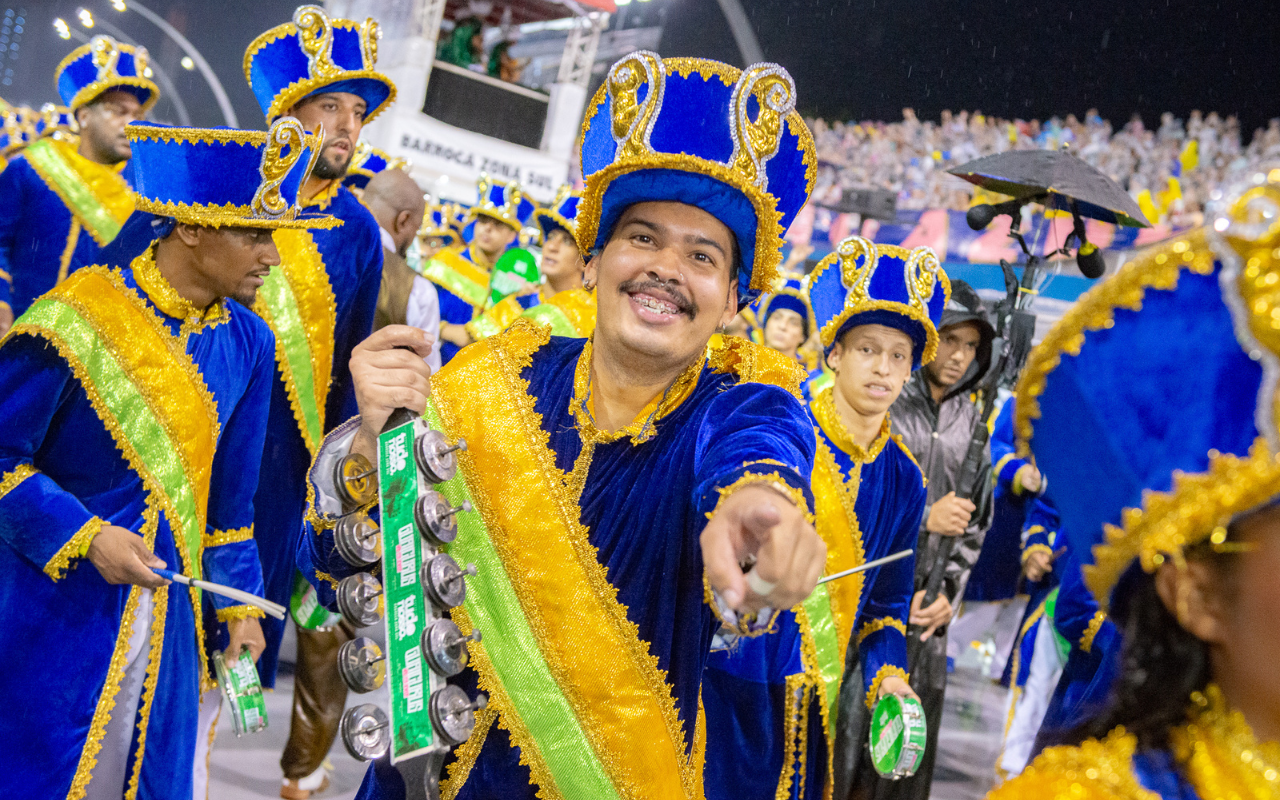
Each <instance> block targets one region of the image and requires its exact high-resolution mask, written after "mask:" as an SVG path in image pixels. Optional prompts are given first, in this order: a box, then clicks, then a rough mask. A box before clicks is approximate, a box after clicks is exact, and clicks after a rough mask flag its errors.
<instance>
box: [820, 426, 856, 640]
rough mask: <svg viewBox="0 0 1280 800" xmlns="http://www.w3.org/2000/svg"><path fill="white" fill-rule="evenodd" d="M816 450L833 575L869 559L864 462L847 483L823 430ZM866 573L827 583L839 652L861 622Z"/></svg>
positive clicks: (829, 566) (828, 568) (822, 520)
mask: <svg viewBox="0 0 1280 800" xmlns="http://www.w3.org/2000/svg"><path fill="white" fill-rule="evenodd" d="M815 439H816V440H817V450H816V452H815V454H814V461H813V476H812V478H811V480H812V489H813V507H814V510H815V512H816V514H815V516H816V517H817V521H818V522H817V528H818V534H819V535H820V536H822V540H823V541H824V542H825V543H826V545H827V562H826V566H825V569H824V572H825V574H827V575H834V574H836V573H837V572H843V571H844V570H847V569H852V568H854V567H856V566H859V565H861V564H863V563H865V562H866V560H867V556H866V550H865V549H864V547H863V544H862V529H861V528H860V527H859V525H858V516H857V514H856V512H855V511H854V504H855V503H856V502H857V498H858V482H859V480H860V479H861V478H860V473H861V469H862V465H861V464H860V463H858V462H856V461H855V462H854V474H853V476H852V477H851V478H850V479H849V480H848V482H846V481H845V480H844V478H843V476H842V475H841V472H840V467H839V465H838V464H837V463H836V459H835V454H834V453H832V452H831V449H830V448H828V447H827V440H826V439H825V438H824V437H823V435H822V433H821V431H820V430H815ZM865 580H866V575H865V573H861V572H859V573H857V574H855V575H850V576H849V577H847V578H841V579H840V580H838V581H834V582H832V583H828V584H827V585H826V589H827V604H828V605H830V606H831V615H832V617H833V618H834V619H835V631H836V645H837V652H839V653H841V654H842V656H843V654H844V653H847V652H848V650H849V638H850V637H851V636H852V635H853V626H854V625H856V624H857V622H858V609H859V607H860V606H861V605H862V591H863V588H864V585H865V583H864V582H865Z"/></svg>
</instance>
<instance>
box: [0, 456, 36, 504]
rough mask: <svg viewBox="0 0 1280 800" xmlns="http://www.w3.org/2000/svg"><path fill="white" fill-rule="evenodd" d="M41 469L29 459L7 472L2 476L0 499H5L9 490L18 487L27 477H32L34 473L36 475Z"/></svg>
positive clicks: (0, 479)
mask: <svg viewBox="0 0 1280 800" xmlns="http://www.w3.org/2000/svg"><path fill="white" fill-rule="evenodd" d="M39 471H40V470H38V469H36V468H35V465H34V464H32V463H31V462H29V461H24V462H23V463H21V464H19V465H18V466H16V467H14V468H13V469H11V470H9V471H8V472H6V473H5V474H4V477H3V478H0V499H3V498H4V496H5V495H7V494H8V493H9V492H12V491H13V490H14V489H16V488H18V484H20V483H22V482H23V481H25V480H26V479H27V478H30V477H31V476H32V475H35V474H36V473H37V472H39Z"/></svg>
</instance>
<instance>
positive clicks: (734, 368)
mask: <svg viewBox="0 0 1280 800" xmlns="http://www.w3.org/2000/svg"><path fill="white" fill-rule="evenodd" d="M707 363H708V365H709V366H710V367H711V370H712V371H713V372H718V373H730V374H732V375H735V376H736V377H737V378H738V381H739V382H740V383H763V384H768V385H769V386H777V387H779V388H782V389H786V390H787V391H788V392H789V393H790V394H791V396H792V397H794V398H796V399H797V400H800V401H802V402H803V400H804V396H803V394H802V391H801V387H802V386H803V385H804V382H805V380H807V379H808V377H809V373H807V372H805V370H804V367H802V366H800V365H799V364H798V363H796V362H795V361H793V360H791V359H790V358H788V357H786V356H784V355H783V354H782V353H779V352H778V351H777V350H774V349H773V348H771V347H765V346H764V345H762V344H756V343H755V342H751V341H748V340H746V339H742V338H739V337H737V336H721V337H719V338H718V340H717V339H714V338H713V340H712V343H711V344H710V345H709V346H708V348H707Z"/></svg>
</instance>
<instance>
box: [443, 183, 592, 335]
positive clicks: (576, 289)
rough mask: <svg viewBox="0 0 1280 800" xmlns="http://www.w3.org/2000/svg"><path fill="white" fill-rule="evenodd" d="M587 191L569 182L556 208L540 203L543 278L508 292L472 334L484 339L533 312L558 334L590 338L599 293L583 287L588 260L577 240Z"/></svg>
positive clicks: (558, 195) (474, 322)
mask: <svg viewBox="0 0 1280 800" xmlns="http://www.w3.org/2000/svg"><path fill="white" fill-rule="evenodd" d="M581 200H582V195H581V194H579V193H577V192H574V191H573V189H572V187H570V186H569V185H567V184H566V185H564V186H561V187H560V190H559V191H558V192H556V199H555V202H554V203H552V204H551V207H550V208H539V209H536V210H535V211H534V212H533V218H534V219H535V220H536V221H537V223H538V227H539V228H541V230H542V259H541V262H540V263H539V264H538V271H539V272H541V273H542V278H543V281H544V282H543V283H542V284H541V285H539V286H536V287H532V288H530V289H528V290H526V291H522V292H517V293H516V294H512V295H507V296H506V297H504V298H502V299H501V300H499V301H498V302H497V303H495V304H494V305H493V307H492V308H490V309H488V310H486V311H485V312H484V313H483V314H481V315H480V316H478V317H476V318H475V319H473V320H472V321H471V322H468V323H467V325H466V329H467V333H468V334H470V335H471V338H472V339H474V340H476V341H479V340H480V339H483V338H485V337H487V336H492V335H494V334H495V333H499V332H501V331H503V330H505V329H506V327H507V326H508V325H510V324H511V323H512V322H514V321H515V319H516V318H517V317H521V316H523V317H528V318H529V319H532V320H534V321H535V322H539V323H542V324H545V325H550V326H551V334H552V335H553V336H573V337H577V338H580V339H583V338H589V337H590V336H591V333H592V332H593V331H594V330H595V327H596V298H595V295H593V294H592V293H591V292H589V291H587V290H586V289H585V288H583V286H582V272H583V270H584V268H585V267H586V264H585V263H584V262H583V260H582V251H581V250H579V249H578V243H577V241H576V240H575V239H574V231H575V230H576V229H577V215H578V204H579V203H580V201H581Z"/></svg>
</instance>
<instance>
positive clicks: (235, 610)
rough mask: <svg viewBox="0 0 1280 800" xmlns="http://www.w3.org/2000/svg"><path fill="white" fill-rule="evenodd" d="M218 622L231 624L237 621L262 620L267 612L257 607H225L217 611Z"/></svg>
mask: <svg viewBox="0 0 1280 800" xmlns="http://www.w3.org/2000/svg"><path fill="white" fill-rule="evenodd" d="M216 613H217V615H218V622H231V621H232V620H237V619H262V618H263V617H265V616H266V615H267V612H265V611H263V610H262V609H260V608H258V607H257V606H250V605H242V606H227V607H226V608H219V609H217V612H216Z"/></svg>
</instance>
